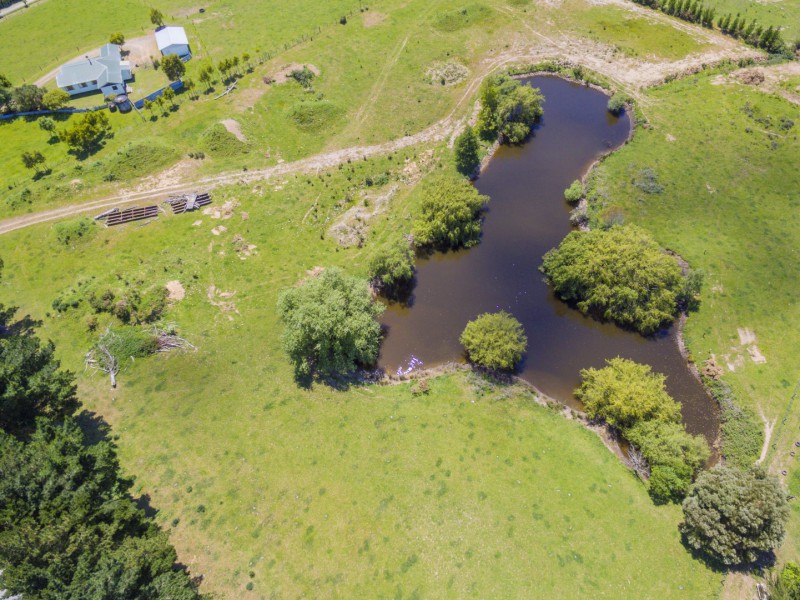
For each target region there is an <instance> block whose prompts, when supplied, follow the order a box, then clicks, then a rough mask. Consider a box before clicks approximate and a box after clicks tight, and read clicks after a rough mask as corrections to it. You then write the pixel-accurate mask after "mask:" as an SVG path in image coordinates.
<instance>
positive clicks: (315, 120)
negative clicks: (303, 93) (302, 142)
mask: <svg viewBox="0 0 800 600" xmlns="http://www.w3.org/2000/svg"><path fill="white" fill-rule="evenodd" d="M343 113H344V111H343V110H342V109H341V107H339V106H337V105H336V104H334V103H333V102H331V101H330V100H302V101H300V102H297V103H295V104H293V105H292V106H291V107H290V108H289V111H288V116H289V118H290V119H291V120H292V122H293V123H294V124H295V125H296V126H297V128H298V129H301V130H303V131H320V130H322V129H323V128H325V127H327V126H329V125H331V124H332V123H334V122H335V121H336V120H337V119H339V117H340V116H341V115H342V114H343Z"/></svg>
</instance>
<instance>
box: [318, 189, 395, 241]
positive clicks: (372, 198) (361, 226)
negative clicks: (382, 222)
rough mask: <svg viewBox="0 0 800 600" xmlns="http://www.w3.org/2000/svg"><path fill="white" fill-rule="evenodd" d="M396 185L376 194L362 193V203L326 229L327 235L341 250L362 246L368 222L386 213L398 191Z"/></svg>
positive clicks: (365, 237) (367, 229)
mask: <svg viewBox="0 0 800 600" xmlns="http://www.w3.org/2000/svg"><path fill="white" fill-rule="evenodd" d="M398 187H399V186H397V185H391V186H389V187H388V188H387V189H385V190H381V191H380V192H378V193H369V192H364V193H363V194H362V202H361V203H360V204H356V205H355V206H353V207H352V208H350V209H348V210H347V211H346V212H345V213H344V214H343V215H342V216H341V217H339V218H338V219H337V220H336V222H335V223H334V224H333V225H331V227H330V228H329V229H328V234H329V235H330V236H331V237H333V238H334V239H336V241H337V242H338V243H339V245H340V246H342V247H343V248H351V247H353V246H358V247H359V248H360V247H361V246H363V245H364V242H365V241H366V239H367V233H368V231H369V222H370V221H371V220H372V219H373V218H374V217H375V216H376V215H379V214H381V213H383V212H385V211H386V208H387V207H388V205H389V201H390V200H391V199H392V198H393V197H394V195H395V194H396V193H397V190H398Z"/></svg>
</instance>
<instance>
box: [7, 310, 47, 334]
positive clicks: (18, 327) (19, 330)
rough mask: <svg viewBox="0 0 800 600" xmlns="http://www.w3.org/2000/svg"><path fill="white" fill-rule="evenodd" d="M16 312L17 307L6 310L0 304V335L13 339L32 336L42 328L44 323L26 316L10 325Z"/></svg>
mask: <svg viewBox="0 0 800 600" xmlns="http://www.w3.org/2000/svg"><path fill="white" fill-rule="evenodd" d="M16 312H17V307H16V306H11V307H8V308H6V307H5V306H3V305H2V304H0V335H3V336H12V337H21V336H30V335H33V334H34V333H35V330H36V329H37V328H38V327H41V326H42V321H40V320H38V319H34V318H33V317H31V316H30V315H25V316H24V317H22V318H20V319H17V320H15V321H14V322H13V323H11V324H8V323H9V322H10V321H11V319H12V318H13V317H14V314H15V313H16Z"/></svg>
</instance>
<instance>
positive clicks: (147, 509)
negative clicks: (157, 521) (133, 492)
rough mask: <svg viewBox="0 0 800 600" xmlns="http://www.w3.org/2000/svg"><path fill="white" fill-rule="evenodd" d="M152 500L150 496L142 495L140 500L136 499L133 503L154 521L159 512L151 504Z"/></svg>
mask: <svg viewBox="0 0 800 600" xmlns="http://www.w3.org/2000/svg"><path fill="white" fill-rule="evenodd" d="M151 500H152V498H151V497H150V494H142V495H141V496H139V497H138V498H134V499H133V501H134V503H135V504H136V508H138V509H139V510H141V511H144V514H145V515H146V516H147V518H148V519H153V518H155V516H156V515H157V514H158V510H156V509H155V508H153V505H152V504H151V503H150V502H151Z"/></svg>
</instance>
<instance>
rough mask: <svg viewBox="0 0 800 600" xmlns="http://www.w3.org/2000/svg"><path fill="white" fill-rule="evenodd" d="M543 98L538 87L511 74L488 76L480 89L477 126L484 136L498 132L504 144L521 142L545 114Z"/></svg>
mask: <svg viewBox="0 0 800 600" xmlns="http://www.w3.org/2000/svg"><path fill="white" fill-rule="evenodd" d="M543 101H544V98H543V97H542V95H541V94H540V93H539V90H538V89H535V88H532V87H531V86H529V85H525V84H523V83H521V82H520V81H518V80H516V79H513V78H512V77H510V76H508V75H505V74H500V75H495V76H493V77H489V78H488V79H487V80H486V81H485V82H484V84H483V87H482V88H481V110H480V113H479V114H478V129H479V130H480V132H481V135H485V136H493V135H499V136H500V141H501V142H503V143H509V144H520V143H522V142H524V141H525V138H527V137H528V135H530V132H531V128H532V127H533V126H534V124H535V123H536V121H537V120H538V119H539V117H541V116H542V114H543V111H542V102H543Z"/></svg>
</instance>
